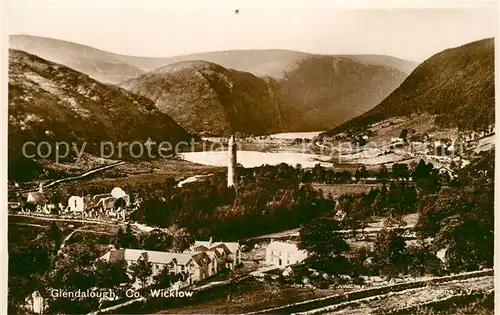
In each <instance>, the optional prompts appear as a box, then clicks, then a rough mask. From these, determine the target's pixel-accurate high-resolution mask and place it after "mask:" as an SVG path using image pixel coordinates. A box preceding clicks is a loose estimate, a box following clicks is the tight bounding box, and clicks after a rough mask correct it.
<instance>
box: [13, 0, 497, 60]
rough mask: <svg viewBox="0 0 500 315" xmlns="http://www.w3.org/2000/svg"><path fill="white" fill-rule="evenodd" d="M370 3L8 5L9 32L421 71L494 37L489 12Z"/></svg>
mask: <svg viewBox="0 0 500 315" xmlns="http://www.w3.org/2000/svg"><path fill="white" fill-rule="evenodd" d="M315 1H317V2H315ZM374 1H375V0H372V1H368V0H367V1H362V0H351V1H349V2H339V1H336V2H334V4H332V2H328V3H327V2H324V1H320V0H309V1H292V0H289V1H287V2H286V3H285V2H284V1H278V0H274V1H272V2H271V1H269V2H267V3H264V2H262V1H256V0H254V1H245V2H242V1H238V0H233V1H231V2H227V1H210V0H204V1H203V3H200V2H197V1H186V0H182V1H168V0H162V1H160V0H142V1H132V0H121V1H118V0H104V1H103V0H85V1H84V0H52V1H40V0H38V1H36V0H24V1H23V0H17V1H14V0H10V1H9V3H8V7H7V10H8V13H7V15H6V26H7V29H6V30H7V34H28V35H36V36H44V37H52V38H57V39H63V40H67V41H72V42H76V43H80V44H84V45H89V46H92V47H95V48H99V49H102V50H106V51H110V52H114V53H120V54H125V55H134V56H144V57H169V56H177V55H184V54H190V53H197V52H206V51H219V50H230V49H289V50H299V51H304V52H309V53H320V54H385V55H391V56H395V57H400V58H405V59H408V60H413V61H417V62H421V61H424V60H425V59H427V58H429V57H430V56H432V55H433V54H435V53H438V52H440V51H442V50H444V49H447V48H451V47H456V46H460V45H462V44H465V43H468V42H471V41H474V40H479V39H483V38H487V37H495V36H496V33H497V30H498V20H497V15H498V10H497V6H496V5H495V4H493V3H488V2H482V3H481V2H480V3H477V4H474V5H473V4H464V5H450V4H449V3H448V2H443V1H441V2H440V4H441V5H436V2H434V3H433V4H432V3H431V4H429V2H426V4H423V2H422V1H420V2H419V3H416V2H415V1H413V2H412V1H403V0H398V1H394V0H393V1H391V0H377V2H374ZM396 2H397V3H398V7H395V5H394V3H396ZM271 3H272V4H271ZM339 3H340V5H339ZM375 3H376V4H375ZM438 4H439V3H438ZM443 4H444V5H443ZM236 9H238V10H239V13H238V14H236V13H235V10H236Z"/></svg>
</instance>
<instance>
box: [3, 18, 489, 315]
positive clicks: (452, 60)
mask: <svg viewBox="0 0 500 315" xmlns="http://www.w3.org/2000/svg"><path fill="white" fill-rule="evenodd" d="M237 11H238V10H237ZM9 44H10V50H9V104H8V107H9V108H8V114H9V117H8V129H9V134H8V138H9V139H8V140H9V143H8V148H7V150H8V151H7V153H8V156H9V164H8V188H9V191H8V246H9V262H8V265H9V311H10V312H11V313H15V314H32V313H36V314H73V313H78V314H88V315H90V314H92V315H97V314H123V313H145V314H153V313H156V314H188V313H198V314H208V313H221V314H234V313H238V314H291V313H293V314H358V313H360V314H379V313H380V314H382V313H384V314H394V315H395V314H404V313H405V312H410V313H411V312H416V311H420V310H423V312H425V311H428V312H434V311H436V312H437V311H438V310H439V308H442V309H453V307H459V308H460V307H464V308H467V307H471V308H473V309H481V308H482V307H484V308H486V309H488V310H490V309H491V305H490V304H491V303H490V302H491V301H490V299H491V296H492V292H493V290H494V288H493V281H492V280H493V266H494V264H493V252H494V251H493V249H494V246H493V245H494V213H495V211H494V195H495V183H494V180H495V178H494V173H495V165H494V160H495V141H496V133H495V123H494V119H493V118H494V113H495V109H494V92H495V91H494V77H493V73H494V65H493V59H494V58H493V55H494V54H493V52H494V45H493V44H494V41H493V39H492V38H486V39H483V40H478V41H473V42H469V43H466V44H463V45H461V46H457V47H449V48H447V49H445V50H440V51H438V52H435V53H434V54H433V55H431V56H429V57H428V58H427V59H425V60H423V62H421V63H416V62H413V61H410V60H406V59H402V58H396V57H392V56H390V55H380V54H373V53H370V54H368V53H363V54H344V53H341V54H313V53H305V52H300V51H294V50H284V49H248V50H223V51H208V50H207V52H203V53H193V54H187V55H183V56H171V57H136V56H127V55H121V54H117V53H111V52H107V51H104V50H100V49H97V48H94V47H91V46H86V45H82V44H77V43H76V42H75V43H73V42H68V41H63V40H58V39H52V38H47V37H39V36H31V35H11V36H10V38H9ZM388 51H390V50H388ZM27 144H29V146H28V145H27ZM41 148H45V149H47V150H48V153H47V154H45V153H46V152H42V151H43V150H41ZM134 148H135V149H136V150H135V151H134ZM62 149H65V150H64V151H63V150H62ZM105 149H106V150H105ZM154 290H165V291H166V292H177V293H182V294H181V295H182V298H181V297H180V295H176V296H175V297H173V296H170V297H169V298H164V297H158V296H155V295H154V294H152V293H151V292H153V291H154ZM54 291H57V292H63V291H68V292H69V291H75V292H76V291H78V292H92V294H93V295H91V294H90V293H89V295H88V296H78V297H67V296H66V297H61V296H54V294H52V292H54ZM104 292H107V293H109V295H108V296H104V295H103V294H104ZM453 305H455V306H453ZM430 314H432V313H430Z"/></svg>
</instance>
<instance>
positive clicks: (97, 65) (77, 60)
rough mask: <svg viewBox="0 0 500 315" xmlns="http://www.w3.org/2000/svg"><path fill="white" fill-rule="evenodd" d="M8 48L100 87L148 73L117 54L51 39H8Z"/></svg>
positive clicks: (19, 36)
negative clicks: (79, 74)
mask: <svg viewBox="0 0 500 315" xmlns="http://www.w3.org/2000/svg"><path fill="white" fill-rule="evenodd" d="M9 48H11V49H16V50H22V51H26V52H28V53H31V54H33V55H37V56H39V57H41V58H44V59H46V60H50V61H52V62H55V63H58V64H62V65H65V66H66V67H69V68H72V69H75V70H77V71H79V72H82V73H85V74H87V75H88V76H90V77H92V78H94V79H96V80H98V81H100V82H103V83H118V82H121V81H123V80H126V79H128V78H131V77H134V76H137V75H141V74H143V73H145V72H146V71H147V70H149V69H147V70H144V69H142V68H140V67H139V66H137V65H135V64H131V63H128V62H126V61H124V60H122V59H121V56H120V55H117V54H113V53H109V52H106V51H102V50H99V49H95V48H92V47H89V46H85V45H80V44H76V43H72V42H67V41H63V40H58V39H52V38H45V37H37V36H29V35H11V36H9Z"/></svg>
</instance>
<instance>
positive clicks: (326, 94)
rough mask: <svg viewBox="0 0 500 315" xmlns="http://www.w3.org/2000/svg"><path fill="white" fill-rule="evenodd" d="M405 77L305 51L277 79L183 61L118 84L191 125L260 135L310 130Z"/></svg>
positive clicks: (371, 101) (362, 106)
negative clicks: (306, 53) (306, 55)
mask: <svg viewBox="0 0 500 315" xmlns="http://www.w3.org/2000/svg"><path fill="white" fill-rule="evenodd" d="M405 77H406V74H405V73H403V72H400V71H398V70H396V69H394V68H392V67H386V66H380V65H372V64H366V63H361V62H359V61H357V60H354V59H351V58H346V57H333V56H313V55H311V56H310V57H307V58H304V59H302V60H300V61H298V62H297V63H296V64H295V65H294V67H292V68H290V70H288V71H287V72H285V73H284V74H283V76H282V78H279V79H277V78H270V77H263V78H261V77H257V76H255V75H253V74H251V73H249V72H242V71H237V70H232V69H226V68H224V67H222V66H220V65H217V64H214V63H211V62H206V61H187V62H180V63H175V64H171V65H168V66H166V67H163V68H160V69H157V70H155V71H152V72H149V73H146V74H144V75H141V76H139V77H137V78H132V79H129V80H126V81H125V82H123V83H122V84H121V86H122V87H124V88H126V89H128V90H130V91H132V92H134V93H138V94H140V95H143V96H146V97H148V98H150V99H152V100H153V101H155V103H156V105H157V106H158V108H159V109H160V110H161V111H163V112H165V113H167V114H169V115H170V116H171V117H172V118H174V119H175V120H176V121H177V122H178V123H179V124H181V125H182V126H184V127H185V128H186V129H187V130H189V131H192V132H196V133H207V134H214V135H220V134H228V133H229V132H231V131H239V132H242V133H245V134H266V133H273V132H280V131H315V130H321V129H327V128H329V127H331V126H333V125H336V124H339V123H342V122H344V121H346V120H347V119H349V118H351V117H354V116H355V115H358V114H360V113H362V112H364V111H365V110H367V109H369V108H371V107H373V106H375V104H377V103H378V102H379V101H381V100H382V99H383V98H384V97H385V96H386V95H388V94H389V93H390V92H391V91H392V90H393V89H394V88H396V87H397V86H398V85H399V84H400V83H401V82H402V81H403V80H404V78H405Z"/></svg>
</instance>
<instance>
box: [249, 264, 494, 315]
mask: <svg viewBox="0 0 500 315" xmlns="http://www.w3.org/2000/svg"><path fill="white" fill-rule="evenodd" d="M493 274H494V272H493V269H488V270H481V271H472V272H465V273H460V274H456V275H451V276H444V277H435V278H431V279H426V280H416V281H411V282H406V283H398V284H391V285H386V286H381V287H378V288H368V289H360V290H354V291H350V292H347V293H342V294H335V295H330V296H326V297H322V298H318V299H313V300H307V301H302V302H298V303H293V304H288V305H284V306H279V307H274V308H270V309H265V310H261V311H255V312H250V313H245V315H254V314H292V313H300V312H307V311H311V310H314V309H319V308H323V307H328V306H333V304H338V303H342V302H347V301H353V300H359V299H363V298H368V297H370V296H374V295H380V294H387V293H389V292H395V291H402V290H408V289H413V288H418V287H422V286H425V285H427V284H433V283H443V282H450V281H454V280H465V279H469V278H478V277H483V276H492V275H493Z"/></svg>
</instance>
